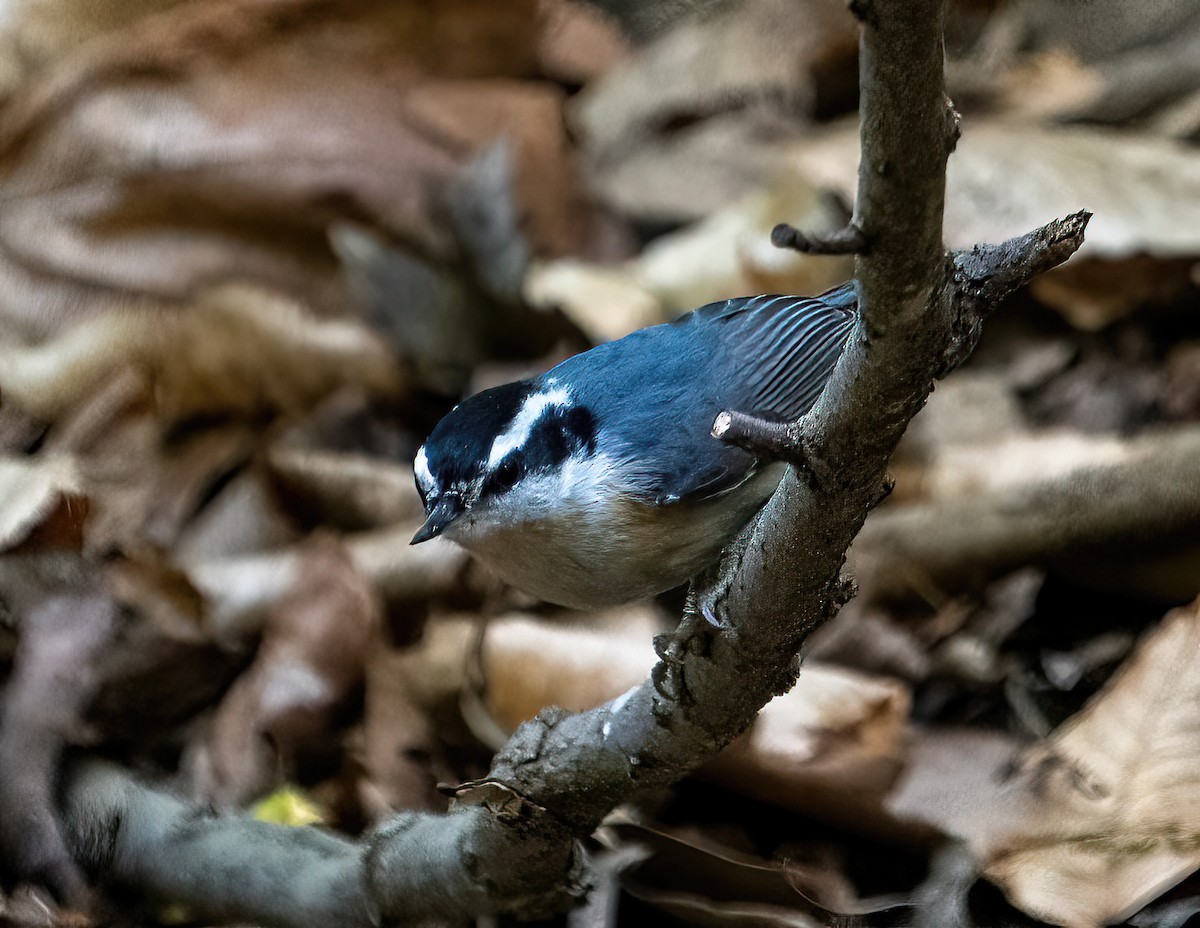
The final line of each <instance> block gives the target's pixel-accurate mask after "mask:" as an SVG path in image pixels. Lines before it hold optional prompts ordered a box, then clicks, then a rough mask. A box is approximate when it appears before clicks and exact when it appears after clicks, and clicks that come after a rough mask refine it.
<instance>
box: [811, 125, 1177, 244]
mask: <svg viewBox="0 0 1200 928" xmlns="http://www.w3.org/2000/svg"><path fill="white" fill-rule="evenodd" d="M1017 149H1019V150H1020V151H1021V158H1019V159H1015V158H1013V157H1011V153H1012V152H1013V151H1014V150H1017ZM787 163H788V164H790V165H791V166H792V167H793V168H794V169H795V170H798V171H800V172H801V173H802V174H803V175H804V176H806V177H807V178H809V179H810V180H812V181H814V182H817V183H820V184H825V185H828V186H830V187H832V188H833V189H835V190H837V191H839V192H840V193H841V194H842V195H843V196H846V197H847V198H849V199H852V197H853V191H854V188H855V185H856V183H857V177H858V174H857V171H858V129H857V124H855V125H854V126H851V125H848V124H847V125H845V126H843V127H842V128H841V129H840V130H838V131H836V132H833V133H830V134H829V135H827V136H825V137H823V138H820V139H817V140H815V141H812V142H805V143H802V144H800V145H797V146H795V147H794V148H793V150H792V152H791V155H790V156H789V157H788V159H787ZM999 189H1003V191H1004V195H1003V196H998V195H997V193H996V191H997V190H999ZM1078 209H1089V210H1092V211H1093V212H1094V213H1095V215H1094V217H1093V218H1092V221H1091V222H1090V223H1089V224H1088V237H1087V241H1086V242H1085V243H1084V245H1083V247H1082V248H1081V249H1080V250H1079V255H1078V257H1079V258H1102V259H1105V260H1115V259H1121V258H1129V257H1132V256H1134V255H1137V254H1139V253H1141V252H1145V253H1148V254H1150V255H1153V256H1154V257H1156V258H1174V257H1194V256H1195V255H1197V254H1200V159H1197V158H1196V157H1195V153H1194V151H1192V149H1190V148H1189V147H1188V146H1187V145H1184V144H1182V143H1179V142H1176V141H1173V140H1169V139H1156V138H1151V137H1143V136H1133V135H1129V134H1127V133H1124V134H1123V133H1118V132H1113V131H1111V130H1102V129H1093V128H1083V127H1071V128H1049V127H1043V126H1037V125H1034V124H1031V123H1022V122H1015V121H1014V122H1006V121H1002V120H985V119H976V120H972V121H971V122H970V124H969V126H968V127H967V131H964V132H963V136H962V139H961V140H960V141H959V143H958V147H957V148H956V150H955V152H954V155H953V157H952V158H951V159H950V162H949V167H948V169H947V176H946V228H945V237H946V244H947V245H949V246H950V247H952V248H969V247H971V246H972V245H974V244H976V243H978V242H1001V241H1004V240H1005V239H1008V238H1011V237H1012V236H1014V235H1020V234H1022V233H1023V232H1025V231H1027V230H1028V229H1030V228H1032V227H1035V226H1037V225H1039V224H1041V223H1044V222H1046V221H1047V220H1048V219H1050V218H1053V217H1054V216H1061V215H1065V214H1067V213H1070V212H1073V211H1074V210H1078Z"/></svg>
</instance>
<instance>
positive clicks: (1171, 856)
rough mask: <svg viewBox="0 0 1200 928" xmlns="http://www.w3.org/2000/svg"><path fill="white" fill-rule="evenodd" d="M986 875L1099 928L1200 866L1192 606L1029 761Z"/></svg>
mask: <svg viewBox="0 0 1200 928" xmlns="http://www.w3.org/2000/svg"><path fill="white" fill-rule="evenodd" d="M1005 793H1006V794H1007V795H1006V796H1005V804H1006V806H1007V808H1008V815H1007V816H1006V821H1005V822H1004V823H1003V824H1002V825H1001V826H1000V827H998V828H997V829H996V830H994V831H992V832H990V833H986V834H982V835H978V836H976V838H975V839H974V841H973V842H972V846H973V848H974V849H975V852H976V854H977V855H978V856H979V859H980V860H981V861H982V863H983V865H984V872H985V874H986V875H987V876H988V877H989V878H990V879H992V880H994V881H995V882H997V883H999V884H1000V885H1001V886H1002V887H1003V888H1004V890H1005V892H1006V893H1007V894H1008V896H1009V898H1010V899H1012V900H1013V902H1014V903H1016V904H1017V905H1018V906H1020V907H1021V908H1022V909H1024V910H1025V911H1027V912H1029V913H1030V914H1032V915H1036V916H1037V917H1039V918H1042V919H1044V920H1047V921H1050V922H1051V923H1053V924H1057V925H1068V926H1072V928H1075V926H1088V925H1104V924H1111V923H1113V922H1118V921H1121V920H1123V919H1124V918H1126V917H1127V916H1129V915H1130V914H1132V913H1133V912H1135V911H1137V910H1138V909H1139V908H1141V907H1142V906H1144V905H1145V904H1146V903H1147V902H1149V901H1150V900H1151V899H1153V898H1154V897H1156V896H1157V895H1159V894H1160V893H1161V892H1162V891H1163V890H1165V889H1166V888H1167V887H1169V886H1171V885H1172V884H1174V883H1176V882H1178V881H1179V880H1180V879H1182V878H1183V877H1184V876H1186V875H1187V874H1189V873H1191V872H1192V871H1193V870H1195V869H1196V868H1197V867H1198V866H1200V600H1197V601H1196V602H1195V603H1193V604H1192V605H1190V606H1188V607H1186V608H1183V609H1177V610H1175V611H1173V612H1171V613H1168V615H1167V617H1166V618H1165V619H1164V620H1163V622H1162V624H1161V625H1160V626H1159V627H1158V628H1156V629H1155V630H1154V631H1153V632H1152V633H1151V634H1150V635H1149V636H1148V637H1147V638H1146V639H1145V640H1144V641H1143V642H1142V643H1141V644H1140V646H1139V647H1138V649H1137V651H1136V652H1135V654H1134V655H1133V657H1131V658H1130V659H1129V661H1128V662H1127V663H1126V665H1125V666H1124V667H1123V668H1122V669H1121V671H1120V672H1119V673H1118V675H1117V676H1116V677H1115V678H1114V679H1113V680H1112V681H1111V683H1110V685H1109V686H1108V688H1107V689H1106V690H1105V691H1104V692H1102V693H1101V694H1100V695H1099V696H1097V697H1096V698H1095V699H1094V700H1093V701H1092V702H1091V703H1089V704H1088V705H1087V706H1086V707H1085V708H1084V709H1083V710H1082V711H1081V712H1080V713H1079V714H1078V715H1076V716H1075V717H1074V718H1073V719H1071V720H1070V721H1069V722H1067V723H1066V724H1065V725H1063V726H1062V727H1061V728H1060V729H1059V730H1058V731H1056V732H1055V733H1054V734H1052V735H1051V736H1050V737H1049V738H1047V739H1046V741H1044V742H1043V743H1041V744H1039V745H1037V746H1036V747H1034V748H1033V749H1031V750H1029V751H1028V752H1026V753H1025V755H1024V756H1023V757H1022V758H1021V760H1020V762H1019V764H1018V765H1017V768H1016V772H1015V773H1014V775H1013V777H1012V779H1011V780H1010V782H1009V783H1007V784H1006V786H1005Z"/></svg>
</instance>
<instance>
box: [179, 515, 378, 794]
mask: <svg viewBox="0 0 1200 928" xmlns="http://www.w3.org/2000/svg"><path fill="white" fill-rule="evenodd" d="M300 560H301V563H300V564H299V569H298V570H297V573H296V578H297V579H296V584H295V586H293V587H292V588H291V589H290V590H289V591H288V592H287V595H285V596H284V597H283V598H282V599H281V600H280V601H279V602H278V603H276V604H275V605H274V607H273V608H272V609H271V610H270V611H269V613H268V616H267V620H266V623H265V625H264V627H263V638H262V643H261V644H260V645H259V648H258V651H257V653H256V656H255V659H254V663H253V664H252V665H251V666H250V668H249V669H248V670H247V671H246V672H245V673H244V674H242V676H241V677H240V678H239V679H238V681H237V682H236V683H235V684H234V685H233V687H232V688H231V689H230V691H229V693H228V694H227V695H226V696H225V698H224V699H223V700H222V701H221V704H220V706H219V707H218V708H217V712H216V714H215V716H214V717H213V720H212V725H211V728H210V730H209V733H208V736H207V738H206V739H205V741H204V743H203V744H202V745H200V746H197V748H196V750H195V751H194V752H193V755H192V758H191V763H192V771H193V777H194V784H195V787H196V789H197V790H198V791H199V792H200V793H201V794H202V795H204V796H205V797H206V798H208V799H210V800H212V801H216V802H218V803H219V804H221V805H237V804H240V803H242V802H244V801H246V800H248V799H250V798H252V797H254V796H256V795H260V794H262V793H263V792H265V791H267V790H268V789H270V788H271V787H272V786H274V785H276V784H277V783H278V782H280V778H281V777H282V778H285V779H286V778H287V776H288V775H289V773H290V771H291V767H292V765H293V764H294V762H295V758H296V754H297V752H299V751H301V750H304V749H306V748H312V747H313V746H314V744H315V743H318V742H320V741H323V740H325V741H327V740H328V738H329V735H330V731H329V730H330V728H331V726H332V722H333V719H332V716H333V714H334V713H335V712H336V711H337V709H338V708H339V707H340V706H341V704H342V702H343V701H344V700H345V699H346V698H347V696H348V695H349V694H350V692H351V691H352V689H353V688H354V687H355V686H356V685H357V684H358V682H359V681H360V680H361V679H362V674H363V665H364V662H365V659H366V655H367V643H368V642H369V641H370V640H371V638H372V636H373V635H374V634H375V633H376V632H377V625H378V621H379V611H378V605H377V602H376V600H375V598H374V597H373V596H372V593H371V590H370V588H369V587H368V586H367V584H366V581H365V579H364V578H363V577H362V575H361V574H360V573H359V572H358V571H357V569H356V568H355V567H354V565H353V563H352V561H351V560H350V557H349V555H348V554H347V552H346V551H345V549H344V548H343V547H342V545H341V544H340V543H339V542H337V541H335V540H333V539H332V538H330V537H321V536H318V537H315V538H314V539H313V540H311V541H310V542H309V543H308V544H307V545H306V546H305V548H304V549H303V553H302V554H301V556H300Z"/></svg>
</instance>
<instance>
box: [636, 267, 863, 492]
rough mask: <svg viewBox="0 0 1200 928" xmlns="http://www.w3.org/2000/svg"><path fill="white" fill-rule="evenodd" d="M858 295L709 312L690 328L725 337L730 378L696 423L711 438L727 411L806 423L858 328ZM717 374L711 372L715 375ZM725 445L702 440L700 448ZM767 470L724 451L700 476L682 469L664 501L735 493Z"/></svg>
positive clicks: (847, 292)
mask: <svg viewBox="0 0 1200 928" xmlns="http://www.w3.org/2000/svg"><path fill="white" fill-rule="evenodd" d="M856 306H857V295H856V292H855V290H854V284H853V283H848V284H845V285H843V286H841V287H838V288H837V289H835V290H831V291H829V292H828V293H825V294H822V295H821V296H819V297H796V296H775V295H768V296H755V297H742V298H738V299H732V300H727V301H725V302H723V303H713V304H710V305H708V306H704V307H702V308H700V309H698V310H696V311H695V312H694V313H692V314H691V316H690V317H685V318H684V319H681V320H680V323H683V324H695V325H712V326H714V327H715V328H717V329H719V330H720V331H719V338H718V341H717V345H718V346H719V347H718V351H719V352H720V354H721V359H720V361H719V363H718V364H717V365H714V367H715V369H718V370H723V371H726V372H727V374H726V376H725V377H724V378H723V379H722V380H721V382H719V383H714V384H712V389H711V392H710V394H709V402H708V403H707V406H708V407H709V408H706V409H705V412H704V415H703V416H702V417H701V418H702V420H703V421H698V422H697V423H696V429H700V428H703V429H704V431H705V432H707V430H708V429H710V428H711V427H712V420H713V418H715V416H716V414H717V413H718V412H720V411H721V410H722V409H730V410H736V411H738V412H745V413H750V414H753V415H758V416H762V417H764V418H768V419H775V420H790V419H798V418H799V417H800V416H802V415H804V414H805V413H806V412H808V410H809V409H811V408H812V406H813V404H814V403H816V401H817V398H818V397H819V396H820V395H821V391H822V390H823V389H824V388H825V384H826V383H827V382H828V381H829V377H830V375H831V374H832V373H833V368H834V366H835V365H836V364H837V361H838V358H839V357H841V354H842V350H843V348H844V347H845V345H846V340H847V339H848V338H849V337H850V332H851V330H852V329H853V328H854V324H855V309H856ZM710 369H711V368H710ZM705 439H707V440H708V441H717V439H713V438H711V437H710V436H707V435H705V436H703V437H702V436H701V435H700V434H696V435H694V436H693V437H692V439H691V440H693V441H700V440H705ZM758 464H759V462H758V461H756V460H755V459H754V458H753V456H752V455H750V454H748V453H747V452H745V451H742V450H741V449H740V448H736V447H733V446H730V445H723V446H722V448H721V450H720V452H719V453H717V454H716V455H713V456H710V457H709V458H708V466H707V467H705V468H700V469H694V470H693V469H688V468H686V467H684V468H681V469H680V470H679V471H678V472H676V473H675V474H673V475H671V477H670V478H669V479H667V480H665V481H663V486H662V490H661V495H660V497H659V498H660V499H661V500H698V499H704V498H707V497H711V496H716V495H719V494H721V493H724V492H727V491H729V490H732V489H733V488H735V487H737V486H739V485H740V484H742V483H743V482H744V481H746V480H747V479H749V478H750V477H751V476H753V474H754V473H755V472H756V470H757V468H758Z"/></svg>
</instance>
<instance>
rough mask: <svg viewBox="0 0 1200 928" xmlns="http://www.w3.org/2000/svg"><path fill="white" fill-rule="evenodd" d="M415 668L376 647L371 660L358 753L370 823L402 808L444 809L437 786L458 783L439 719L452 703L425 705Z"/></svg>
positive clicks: (361, 789) (361, 790)
mask: <svg viewBox="0 0 1200 928" xmlns="http://www.w3.org/2000/svg"><path fill="white" fill-rule="evenodd" d="M423 653H428V652H423ZM459 653H460V654H461V652H459ZM459 666H460V667H461V665H459ZM412 667H413V661H412V660H411V657H410V656H409V655H405V654H404V653H403V652H402V651H397V650H395V649H390V648H382V647H376V648H372V649H371V652H370V654H369V655H368V657H367V665H366V705H365V707H364V710H363V725H362V730H361V733H360V737H359V739H358V741H359V744H358V747H357V750H356V752H355V753H356V755H357V759H358V763H359V765H360V766H361V768H362V778H361V779H360V780H359V783H358V796H359V801H360V803H361V804H362V807H363V810H364V812H365V813H366V816H367V819H368V820H369V821H378V820H380V819H382V818H384V817H386V816H387V815H389V814H391V813H393V812H396V811H398V810H400V809H440V808H445V804H446V800H445V798H444V797H442V796H441V795H440V794H439V793H438V791H437V786H438V784H439V783H442V782H451V781H453V780H454V779H455V776H454V774H453V772H452V771H451V769H450V767H449V765H448V764H447V763H446V761H445V759H444V758H443V757H442V746H443V745H444V744H446V743H448V742H452V741H453V740H454V739H453V738H448V737H447V735H448V734H449V733H448V732H447V731H446V728H445V726H444V725H439V724H438V721H440V720H439V719H438V717H437V716H436V715H435V714H434V713H435V710H437V709H439V708H444V706H445V705H446V704H447V702H449V701H448V700H447V701H444V702H443V704H442V705H441V706H439V705H438V704H437V700H429V701H425V700H423V699H422V698H421V697H422V695H427V694H423V693H422V690H421V688H420V687H419V686H415V685H414V683H413V681H412V680H411V679H410V671H411V670H412ZM422 669H425V668H422ZM456 676H457V674H456V673H455V674H452V675H451V678H450V679H454V678H455V677H456Z"/></svg>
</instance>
